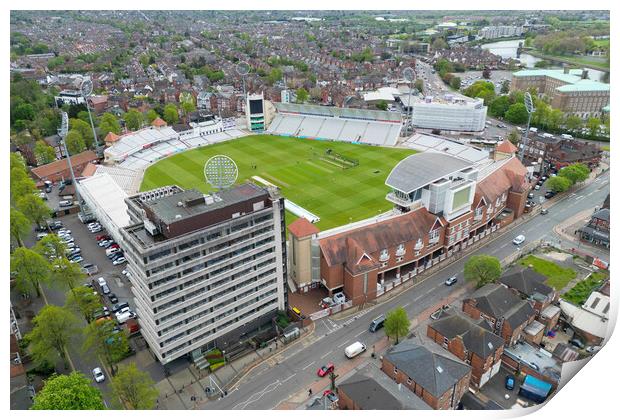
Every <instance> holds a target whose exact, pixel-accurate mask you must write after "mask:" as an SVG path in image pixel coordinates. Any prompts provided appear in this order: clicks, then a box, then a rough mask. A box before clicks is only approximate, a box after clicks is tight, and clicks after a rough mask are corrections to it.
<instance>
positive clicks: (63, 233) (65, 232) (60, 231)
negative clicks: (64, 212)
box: [57, 229, 71, 235]
mask: <svg viewBox="0 0 620 420" xmlns="http://www.w3.org/2000/svg"><path fill="white" fill-rule="evenodd" d="M57 235H71V231H70V230H69V229H60V230H59V231H58V233H57Z"/></svg>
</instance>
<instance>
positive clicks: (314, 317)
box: [309, 300, 353, 321]
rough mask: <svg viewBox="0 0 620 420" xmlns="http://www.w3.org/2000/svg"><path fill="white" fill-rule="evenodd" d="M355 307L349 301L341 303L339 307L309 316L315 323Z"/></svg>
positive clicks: (332, 307)
mask: <svg viewBox="0 0 620 420" xmlns="http://www.w3.org/2000/svg"><path fill="white" fill-rule="evenodd" d="M352 306H353V301H351V300H349V301H347V302H345V303H339V304H338V305H334V306H330V307H329V308H325V309H322V310H320V311H318V312H315V313H313V314H310V315H309V318H310V319H311V320H313V321H316V320H319V319H321V318H325V317H327V316H330V315H333V314H337V313H338V312H341V311H344V310H346V309H349V308H351V307H352Z"/></svg>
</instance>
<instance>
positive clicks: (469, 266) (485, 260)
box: [465, 255, 502, 287]
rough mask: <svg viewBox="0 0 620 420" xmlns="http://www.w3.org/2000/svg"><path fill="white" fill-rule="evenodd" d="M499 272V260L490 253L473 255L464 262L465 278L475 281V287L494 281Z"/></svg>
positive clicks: (500, 269)
mask: <svg viewBox="0 0 620 420" xmlns="http://www.w3.org/2000/svg"><path fill="white" fill-rule="evenodd" d="M501 274H502V266H501V265H500V263H499V260H498V259H497V258H496V257H492V256H490V255H474V256H473V257H470V258H469V259H468V260H467V262H466V263H465V280H467V281H470V282H476V287H482V286H484V285H485V284H489V283H493V282H495V281H496V280H497V279H498V278H499V276H500V275H501Z"/></svg>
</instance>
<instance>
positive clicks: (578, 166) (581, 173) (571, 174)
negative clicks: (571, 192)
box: [558, 163, 590, 184]
mask: <svg viewBox="0 0 620 420" xmlns="http://www.w3.org/2000/svg"><path fill="white" fill-rule="evenodd" d="M558 176H561V177H564V178H566V179H568V180H569V181H570V182H571V184H576V183H578V182H583V181H585V180H586V179H588V177H589V176H590V168H588V167H587V166H586V165H584V164H583V163H575V164H573V165H568V166H565V167H564V168H562V169H560V171H559V172H558Z"/></svg>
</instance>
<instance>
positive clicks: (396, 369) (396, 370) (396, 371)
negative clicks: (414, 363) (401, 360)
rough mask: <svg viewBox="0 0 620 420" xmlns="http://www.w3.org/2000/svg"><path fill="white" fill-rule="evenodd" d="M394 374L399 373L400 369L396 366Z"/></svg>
mask: <svg viewBox="0 0 620 420" xmlns="http://www.w3.org/2000/svg"><path fill="white" fill-rule="evenodd" d="M394 373H395V374H396V373H398V368H397V367H396V366H394Z"/></svg>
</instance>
